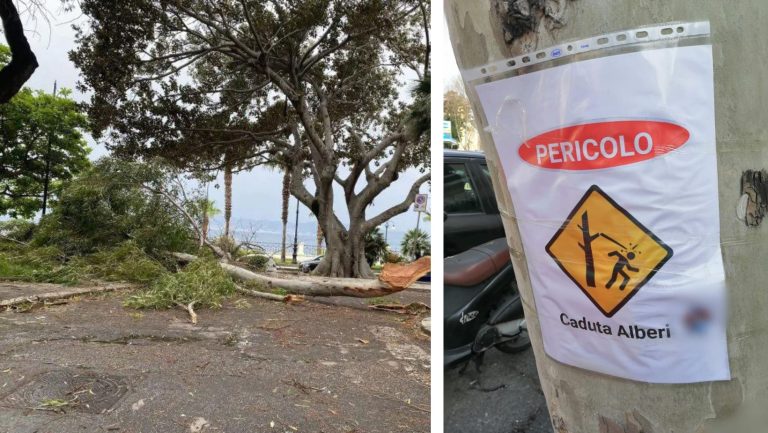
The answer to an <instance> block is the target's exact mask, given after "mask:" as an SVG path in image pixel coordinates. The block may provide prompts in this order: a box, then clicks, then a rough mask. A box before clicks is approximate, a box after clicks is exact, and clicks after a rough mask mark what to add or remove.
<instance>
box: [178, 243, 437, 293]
mask: <svg viewBox="0 0 768 433" xmlns="http://www.w3.org/2000/svg"><path fill="white" fill-rule="evenodd" d="M173 256H174V257H175V258H176V259H178V260H179V261H181V262H182V263H189V262H192V261H194V260H196V259H197V256H194V255H192V254H185V253H173ZM219 265H220V266H221V267H222V269H224V270H225V271H226V272H227V273H228V274H229V275H230V276H231V277H232V278H234V279H235V280H239V281H250V282H256V283H257V284H259V285H262V286H264V287H265V288H267V289H276V288H280V289H283V290H285V291H286V292H288V293H291V294H294V295H302V296H351V297H355V298H375V297H379V296H386V295H391V294H393V293H397V292H400V291H403V290H405V289H406V288H408V287H409V286H410V285H411V284H413V283H414V282H416V280H418V279H419V278H421V277H422V276H424V275H426V274H427V273H428V272H429V270H430V265H431V260H430V258H429V257H422V258H420V259H419V260H417V261H415V262H413V263H409V264H405V265H402V264H394V263H387V264H385V265H384V269H383V270H382V271H381V274H379V278H378V279H377V280H366V279H359V278H328V277H300V278H291V279H288V278H280V277H273V276H269V275H263V274H257V273H255V272H251V271H249V270H247V269H243V268H241V267H239V266H235V265H232V264H229V263H224V262H220V263H219ZM275 296H278V297H279V295H275ZM280 300H283V301H286V300H285V299H280Z"/></svg>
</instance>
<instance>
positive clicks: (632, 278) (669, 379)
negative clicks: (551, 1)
mask: <svg viewBox="0 0 768 433" xmlns="http://www.w3.org/2000/svg"><path fill="white" fill-rule="evenodd" d="M476 91H477V93H478V96H479V98H480V101H481V104H482V107H483V110H484V115H485V117H486V120H487V122H488V124H489V130H490V133H491V134H492V136H493V140H494V144H495V146H496V149H497V152H498V155H499V158H500V162H501V165H502V168H503V175H504V177H505V180H506V184H507V187H508V188H509V191H510V194H511V197H512V201H513V204H514V208H515V213H516V216H517V220H518V224H519V227H520V233H521V236H522V240H523V245H524V247H525V254H526V258H527V263H528V270H529V272H530V275H531V283H532V286H533V292H534V298H535V303H536V309H537V311H538V316H539V317H538V319H539V321H540V323H541V330H542V334H543V339H544V348H545V351H546V353H547V354H548V355H549V356H551V357H552V358H554V359H556V360H558V361H560V362H562V363H565V364H569V365H573V366H577V367H581V368H585V369H589V370H593V371H597V372H601V373H605V374H609V375H613V376H619V377H623V378H628V379H634V380H639V381H645V382H654V383H688V382H700V381H712V380H727V379H729V378H730V373H729V366H728V351H727V345H726V335H725V311H726V305H725V278H724V270H723V263H722V258H721V253H720V243H719V241H720V234H719V227H720V224H719V214H718V195H717V163H716V153H715V117H714V95H713V71H712V50H711V46H710V45H693V46H682V47H673V48H669V47H666V48H658V49H644V50H640V51H635V52H625V53H623V54H614V55H610V56H605V57H595V58H591V59H587V60H580V61H573V62H571V63H566V64H562V65H559V66H553V67H549V68H546V69H540V70H538V71H535V72H528V73H524V74H520V75H517V76H514V77H511V78H504V79H500V80H497V81H493V82H488V83H484V84H480V85H477V87H476Z"/></svg>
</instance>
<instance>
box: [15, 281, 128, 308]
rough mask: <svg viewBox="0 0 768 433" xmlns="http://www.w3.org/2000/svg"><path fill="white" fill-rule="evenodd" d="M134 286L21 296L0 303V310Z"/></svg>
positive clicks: (83, 288)
mask: <svg viewBox="0 0 768 433" xmlns="http://www.w3.org/2000/svg"><path fill="white" fill-rule="evenodd" d="M133 287H134V286H131V285H125V284H112V285H106V286H99V287H75V288H71V289H66V290H60V291H57V292H49V293H41V294H38V295H31V296H19V297H17V298H11V299H4V300H1V301H0V308H3V309H8V308H11V307H14V306H17V305H22V304H39V303H43V302H46V301H55V300H58V299H65V298H71V297H73V296H79V295H92V294H95V293H104V292H113V291H115V290H122V289H130V288H133Z"/></svg>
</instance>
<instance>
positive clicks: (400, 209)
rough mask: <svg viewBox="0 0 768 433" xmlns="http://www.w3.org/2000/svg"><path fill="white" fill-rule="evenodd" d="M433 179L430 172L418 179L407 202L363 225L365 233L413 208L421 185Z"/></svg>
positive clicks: (409, 193) (404, 201) (409, 192)
mask: <svg viewBox="0 0 768 433" xmlns="http://www.w3.org/2000/svg"><path fill="white" fill-rule="evenodd" d="M431 177H432V173H431V172H430V173H427V174H425V175H424V176H421V177H420V178H418V179H416V182H414V183H413V185H412V186H411V189H410V191H408V195H407V196H406V197H405V200H403V201H402V202H400V203H399V204H397V205H395V206H392V207H391V208H389V209H387V210H385V211H384V212H382V213H380V214H378V215H376V216H375V217H373V218H371V219H369V220H368V221H366V222H365V223H363V231H364V232H367V231H368V230H371V229H373V228H374V227H378V226H380V225H382V224H384V223H385V222H387V221H389V220H390V219H391V218H392V217H394V216H395V215H399V214H401V213H403V212H405V211H407V210H408V208H409V207H411V204H413V200H414V199H415V198H416V194H418V193H419V188H421V185H423V184H424V182H427V181H428V180H429V179H430V178H431Z"/></svg>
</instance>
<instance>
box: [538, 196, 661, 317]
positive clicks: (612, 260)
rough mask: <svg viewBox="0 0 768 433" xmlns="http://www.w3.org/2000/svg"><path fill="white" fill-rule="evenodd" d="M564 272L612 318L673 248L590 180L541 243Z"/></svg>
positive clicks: (647, 279) (649, 277)
mask: <svg viewBox="0 0 768 433" xmlns="http://www.w3.org/2000/svg"><path fill="white" fill-rule="evenodd" d="M545 250H546V251H547V254H549V255H550V256H551V257H552V258H553V259H554V260H555V263H556V264H557V266H558V267H559V268H560V269H561V270H562V271H563V272H564V273H565V275H566V276H567V277H568V278H570V279H571V281H573V283H574V284H576V286H577V287H578V288H579V289H581V291H582V292H583V293H584V295H586V297H587V298H588V299H589V300H590V301H591V302H592V303H593V304H594V305H595V306H596V307H597V308H598V310H600V312H602V313H603V314H604V315H605V316H606V317H612V316H613V315H614V314H616V313H617V312H618V311H619V310H620V309H621V308H622V307H623V306H624V305H626V304H627V302H629V300H630V299H631V298H632V297H633V296H634V295H635V294H637V291H638V290H640V288H641V287H643V286H644V285H645V284H646V283H648V281H649V280H650V279H651V278H653V276H654V275H655V274H656V273H657V272H658V271H659V269H661V267H662V266H664V264H665V263H666V262H667V261H668V260H669V259H670V258H671V257H672V254H673V251H672V248H670V247H669V246H667V245H666V244H665V243H664V242H663V241H662V240H661V239H659V237H658V236H656V235H655V234H654V233H653V232H651V231H650V230H649V229H648V228H647V227H645V226H644V225H643V224H642V223H641V222H640V221H638V220H637V218H635V217H634V216H633V215H632V214H630V213H629V211H627V210H626V209H624V208H623V207H621V205H619V204H618V203H617V202H616V201H615V200H614V199H613V198H611V197H609V196H608V194H606V193H605V192H604V191H603V190H602V189H600V187H598V186H597V185H592V186H591V187H590V188H589V189H588V190H587V192H586V193H584V196H583V197H582V198H581V200H579V202H578V203H576V205H575V206H574V207H573V210H571V211H570V212H569V213H568V216H567V217H566V218H565V222H564V223H563V224H562V225H561V226H560V229H559V230H558V231H557V232H556V233H555V234H554V235H553V236H552V239H550V241H549V242H548V243H547V246H546V247H545Z"/></svg>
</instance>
